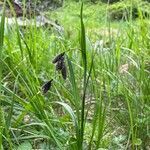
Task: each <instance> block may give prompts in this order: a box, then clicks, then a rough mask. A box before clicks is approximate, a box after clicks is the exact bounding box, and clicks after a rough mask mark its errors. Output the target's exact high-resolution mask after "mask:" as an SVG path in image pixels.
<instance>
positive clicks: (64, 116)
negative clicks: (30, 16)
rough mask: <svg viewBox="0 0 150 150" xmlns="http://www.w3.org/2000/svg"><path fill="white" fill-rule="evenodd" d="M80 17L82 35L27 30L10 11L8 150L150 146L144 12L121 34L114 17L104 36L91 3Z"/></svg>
mask: <svg viewBox="0 0 150 150" xmlns="http://www.w3.org/2000/svg"><path fill="white" fill-rule="evenodd" d="M10 5H11V4H10ZM85 5H86V4H85ZM105 6H106V5H105ZM92 7H94V6H92ZM96 7H98V6H96ZM101 7H102V6H101ZM11 9H12V11H13V8H11ZM64 9H65V8H64ZM67 9H68V8H67ZM103 9H104V8H103ZM4 10H5V8H4ZM86 10H87V11H88V9H87V8H86ZM89 11H90V12H91V10H89ZM106 11H107V10H106ZM13 12H14V11H13ZM78 12H80V14H77V15H78V16H79V17H78V23H79V24H76V25H75V26H76V27H77V28H76V30H77V31H74V30H73V31H72V32H74V34H73V35H74V36H68V31H67V29H68V28H66V29H65V30H66V31H65V33H63V34H62V35H60V34H58V33H57V31H55V32H53V30H52V29H51V30H49V28H45V27H41V28H39V27H37V25H36V22H35V24H34V25H29V26H28V27H26V28H21V27H20V26H19V25H18V24H17V18H16V21H15V24H14V26H11V27H10V26H8V25H7V18H5V15H4V13H3V15H2V17H1V24H0V50H1V51H0V54H1V56H0V61H1V68H0V69H1V70H0V75H1V76H0V79H1V83H0V84H1V86H0V87H1V96H0V102H1V105H0V116H1V118H2V119H1V121H0V131H1V132H0V144H1V149H24V148H26V149H29V150H30V149H62V150H64V149H69V150H82V149H88V150H92V149H96V150H97V149H133V150H134V149H146V148H147V149H148V148H149V139H150V133H149V119H150V118H149V116H150V115H149V110H150V101H149V98H150V93H149V91H150V62H149V60H150V52H149V48H150V43H149V37H150V30H149V28H150V27H149V22H148V21H147V19H145V18H144V17H143V15H142V13H141V12H140V10H139V18H138V19H137V20H135V21H133V20H132V18H131V19H129V20H126V22H120V23H116V24H117V25H116V26H117V29H116V30H115V32H113V31H114V29H113V28H114V22H113V23H112V22H111V21H110V19H109V17H108V16H107V17H106V19H105V22H104V23H103V24H104V25H103V27H105V28H103V30H105V31H106V32H107V34H106V35H101V33H102V32H103V31H100V33H99V30H96V34H95V32H93V33H92V31H93V30H94V29H93V28H91V24H90V23H89V22H88V19H87V18H88V15H87V16H86V17H84V8H83V3H81V8H80V9H79V11H78ZM61 13H62V12H61ZM86 13H87V14H88V12H86ZM14 15H15V14H14ZM89 17H90V16H89ZM62 20H63V19H62ZM89 24H90V25H89ZM92 24H93V23H92ZM101 24H102V23H101ZM66 26H67V25H66ZM89 26H90V27H89ZM116 26H115V27H116ZM4 27H6V29H7V30H4ZM89 28H91V33H90V34H91V35H89V36H88V34H87V32H88V31H87V30H88V29H89ZM94 28H95V26H94ZM6 31H7V32H6ZM116 31H117V34H115V33H116ZM76 33H78V34H76ZM97 43H101V45H98V47H96V44H97Z"/></svg>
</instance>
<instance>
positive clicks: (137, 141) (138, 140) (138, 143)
mask: <svg viewBox="0 0 150 150" xmlns="http://www.w3.org/2000/svg"><path fill="white" fill-rule="evenodd" d="M141 144H142V140H141V139H140V138H136V139H135V140H134V145H137V146H139V145H141Z"/></svg>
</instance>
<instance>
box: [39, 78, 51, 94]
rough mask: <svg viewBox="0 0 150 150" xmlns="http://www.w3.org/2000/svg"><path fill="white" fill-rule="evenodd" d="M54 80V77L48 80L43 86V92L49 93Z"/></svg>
mask: <svg viewBox="0 0 150 150" xmlns="http://www.w3.org/2000/svg"><path fill="white" fill-rule="evenodd" d="M52 81H53V79H51V80H50V81H48V82H46V83H45V84H44V85H43V86H42V91H43V93H44V94H45V93H47V91H48V90H49V89H50V88H51V86H52Z"/></svg>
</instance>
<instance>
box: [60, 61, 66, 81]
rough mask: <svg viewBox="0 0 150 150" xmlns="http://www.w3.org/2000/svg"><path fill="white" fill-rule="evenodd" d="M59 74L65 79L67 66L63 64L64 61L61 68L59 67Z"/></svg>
mask: <svg viewBox="0 0 150 150" xmlns="http://www.w3.org/2000/svg"><path fill="white" fill-rule="evenodd" d="M61 74H62V77H63V79H64V80H66V78H67V67H66V65H65V63H63V68H62V69H61Z"/></svg>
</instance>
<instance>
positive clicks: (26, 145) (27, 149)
mask: <svg viewBox="0 0 150 150" xmlns="http://www.w3.org/2000/svg"><path fill="white" fill-rule="evenodd" d="M17 150H32V145H31V144H30V142H28V141H25V142H23V143H21V145H19V147H18V148H17Z"/></svg>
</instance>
